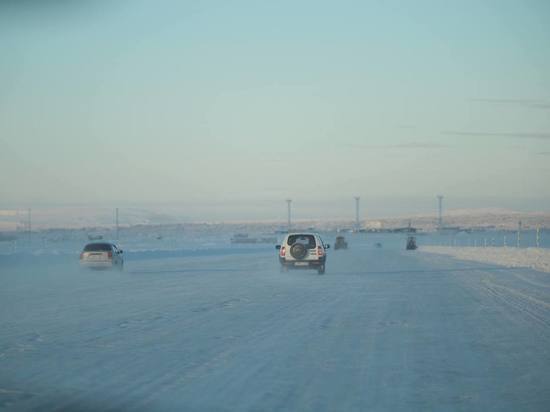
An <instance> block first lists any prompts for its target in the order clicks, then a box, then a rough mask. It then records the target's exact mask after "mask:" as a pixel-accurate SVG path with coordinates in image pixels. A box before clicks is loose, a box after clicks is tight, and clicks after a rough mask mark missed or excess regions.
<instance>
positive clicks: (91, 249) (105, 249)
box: [84, 243, 112, 252]
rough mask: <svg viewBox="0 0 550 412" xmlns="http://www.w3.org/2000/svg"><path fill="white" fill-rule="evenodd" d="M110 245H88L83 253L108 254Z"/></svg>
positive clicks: (110, 249)
mask: <svg viewBox="0 0 550 412" xmlns="http://www.w3.org/2000/svg"><path fill="white" fill-rule="evenodd" d="M110 251H112V248H111V245H110V244H108V243H90V244H87V245H86V246H85V247H84V252H110Z"/></svg>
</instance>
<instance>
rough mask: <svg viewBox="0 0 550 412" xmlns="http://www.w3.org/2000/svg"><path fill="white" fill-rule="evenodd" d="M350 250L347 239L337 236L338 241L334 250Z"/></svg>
mask: <svg viewBox="0 0 550 412" xmlns="http://www.w3.org/2000/svg"><path fill="white" fill-rule="evenodd" d="M347 248H348V242H346V239H345V238H344V236H336V241H335V242H334V249H347Z"/></svg>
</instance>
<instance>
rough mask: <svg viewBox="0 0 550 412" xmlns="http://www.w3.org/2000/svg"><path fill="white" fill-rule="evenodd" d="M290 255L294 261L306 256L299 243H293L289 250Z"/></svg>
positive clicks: (303, 247) (302, 246) (305, 250)
mask: <svg viewBox="0 0 550 412" xmlns="http://www.w3.org/2000/svg"><path fill="white" fill-rule="evenodd" d="M290 254H291V255H292V257H293V258H294V259H303V258H305V257H306V255H307V249H306V247H305V246H304V245H302V244H301V243H295V244H293V245H292V247H291V248H290Z"/></svg>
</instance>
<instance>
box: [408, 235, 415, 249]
mask: <svg viewBox="0 0 550 412" xmlns="http://www.w3.org/2000/svg"><path fill="white" fill-rule="evenodd" d="M417 248H418V246H417V245H416V238H415V237H414V236H409V237H408V238H407V250H416V249H417Z"/></svg>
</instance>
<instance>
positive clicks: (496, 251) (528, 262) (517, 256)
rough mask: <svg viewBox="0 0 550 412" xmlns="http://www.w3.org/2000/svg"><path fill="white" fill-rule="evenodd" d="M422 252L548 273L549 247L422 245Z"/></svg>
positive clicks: (549, 263) (549, 268) (549, 261)
mask: <svg viewBox="0 0 550 412" xmlns="http://www.w3.org/2000/svg"><path fill="white" fill-rule="evenodd" d="M420 250H422V251H423V252H429V253H438V254H442V255H448V256H452V257H454V258H456V259H460V260H472V261H475V262H482V263H494V264H497V265H501V266H506V267H513V268H517V267H528V268H531V269H535V270H538V271H541V272H548V273H550V249H543V248H526V249H518V248H514V247H452V246H423V247H421V249H420Z"/></svg>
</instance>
